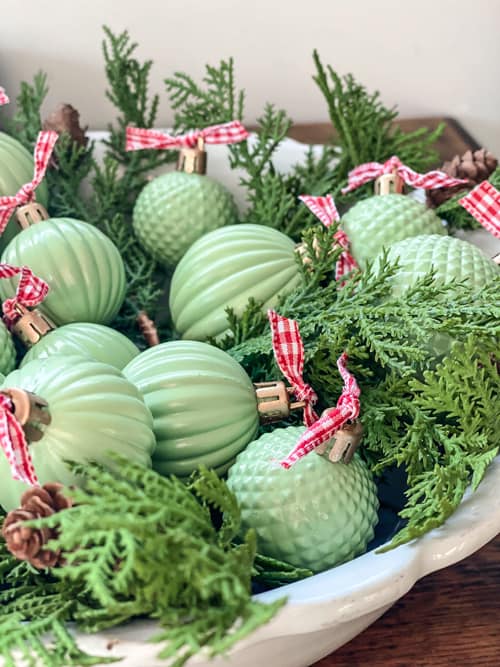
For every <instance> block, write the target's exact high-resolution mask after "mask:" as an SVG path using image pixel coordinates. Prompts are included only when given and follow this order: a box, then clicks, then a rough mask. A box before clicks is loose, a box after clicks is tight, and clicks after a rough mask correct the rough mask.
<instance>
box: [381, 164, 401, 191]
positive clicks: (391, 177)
mask: <svg viewBox="0 0 500 667" xmlns="http://www.w3.org/2000/svg"><path fill="white" fill-rule="evenodd" d="M374 189H375V194H376V195H389V194H394V193H396V194H402V193H403V190H404V181H403V179H402V178H401V176H400V175H399V174H398V171H397V169H394V170H393V171H392V172H391V173H390V174H383V175H382V176H379V177H378V178H377V179H376V180H375V186H374Z"/></svg>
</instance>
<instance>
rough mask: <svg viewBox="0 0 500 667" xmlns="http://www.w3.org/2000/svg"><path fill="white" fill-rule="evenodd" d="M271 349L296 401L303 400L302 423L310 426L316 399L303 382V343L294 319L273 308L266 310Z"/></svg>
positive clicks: (315, 418)
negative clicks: (269, 328) (279, 313)
mask: <svg viewBox="0 0 500 667" xmlns="http://www.w3.org/2000/svg"><path fill="white" fill-rule="evenodd" d="M267 317H268V319H269V324H270V325H271V335H272V341H273V350H274V356H275V358H276V362H277V364H278V366H279V369H280V371H281V372H282V373H283V375H284V376H285V377H286V379H287V380H288V382H289V383H290V384H291V385H292V387H293V391H294V393H295V397H296V399H297V400H298V401H305V404H306V405H305V407H304V423H305V425H306V426H311V424H313V423H314V422H315V421H316V420H317V419H318V415H317V414H316V412H315V411H314V408H313V406H314V405H315V403H316V402H317V400H318V397H317V395H316V392H315V391H314V389H313V388H312V387H311V386H310V385H308V384H307V383H306V382H304V378H303V377H302V372H303V370H304V345H303V344H302V338H301V337H300V331H299V325H298V324H297V322H295V320H289V319H287V318H286V317H281V315H278V313H277V312H276V311H274V310H268V311H267Z"/></svg>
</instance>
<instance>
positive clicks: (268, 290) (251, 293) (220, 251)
mask: <svg viewBox="0 0 500 667" xmlns="http://www.w3.org/2000/svg"><path fill="white" fill-rule="evenodd" d="M300 280H301V277H300V272H299V267H298V264H297V260H296V253H295V244H294V242H293V241H292V240H291V239H289V238H288V236H285V235H284V234H282V233H281V232H279V231H277V230H276V229H273V228H272V227H266V226H264V225H231V226H230V227H223V228H222V229H217V230H216V231H214V232H210V233H209V234H206V235H205V236H204V237H203V238H201V239H199V240H198V241H196V243H194V244H193V245H192V246H191V248H190V249H189V250H188V251H187V253H186V254H185V255H184V257H183V258H182V260H181V261H180V262H179V264H178V266H177V269H176V270H175V272H174V275H173V278H172V284H171V287H170V312H171V314H172V320H173V322H174V326H175V328H176V330H177V331H178V333H179V334H181V336H182V338H185V339H190V340H205V339H207V338H210V337H217V336H220V335H221V334H224V333H225V332H226V331H227V313H226V308H228V307H229V308H232V309H233V310H234V311H235V313H236V314H237V315H240V314H241V313H242V312H243V311H244V309H245V307H246V306H247V304H248V300H249V299H250V297H253V298H254V299H255V300H256V301H257V302H260V303H262V304H263V309H264V310H267V309H268V308H273V307H274V306H275V305H276V303H277V301H278V298H279V297H280V296H281V295H283V294H287V293H289V292H291V291H292V290H293V289H294V288H295V287H296V286H297V285H298V284H299V283H300Z"/></svg>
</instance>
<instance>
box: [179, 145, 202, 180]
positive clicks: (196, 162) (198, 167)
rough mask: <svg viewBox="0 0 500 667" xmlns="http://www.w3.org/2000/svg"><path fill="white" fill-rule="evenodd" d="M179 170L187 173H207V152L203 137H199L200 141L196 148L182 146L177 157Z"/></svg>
mask: <svg viewBox="0 0 500 667" xmlns="http://www.w3.org/2000/svg"><path fill="white" fill-rule="evenodd" d="M176 168H177V171H183V172H184V173H186V174H206V173H207V152H206V150H205V141H204V140H203V137H198V143H197V145H196V146H195V147H194V148H181V149H180V150H179V156H178V158H177V167H176Z"/></svg>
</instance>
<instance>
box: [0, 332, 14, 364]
mask: <svg viewBox="0 0 500 667" xmlns="http://www.w3.org/2000/svg"><path fill="white" fill-rule="evenodd" d="M15 367H16V349H15V347H14V341H13V340H12V336H11V334H10V331H9V330H8V329H7V327H6V326H5V324H4V323H3V322H2V321H1V320H0V374H2V373H3V374H5V373H10V372H11V371H12V370H13V369H14V368H15Z"/></svg>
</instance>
